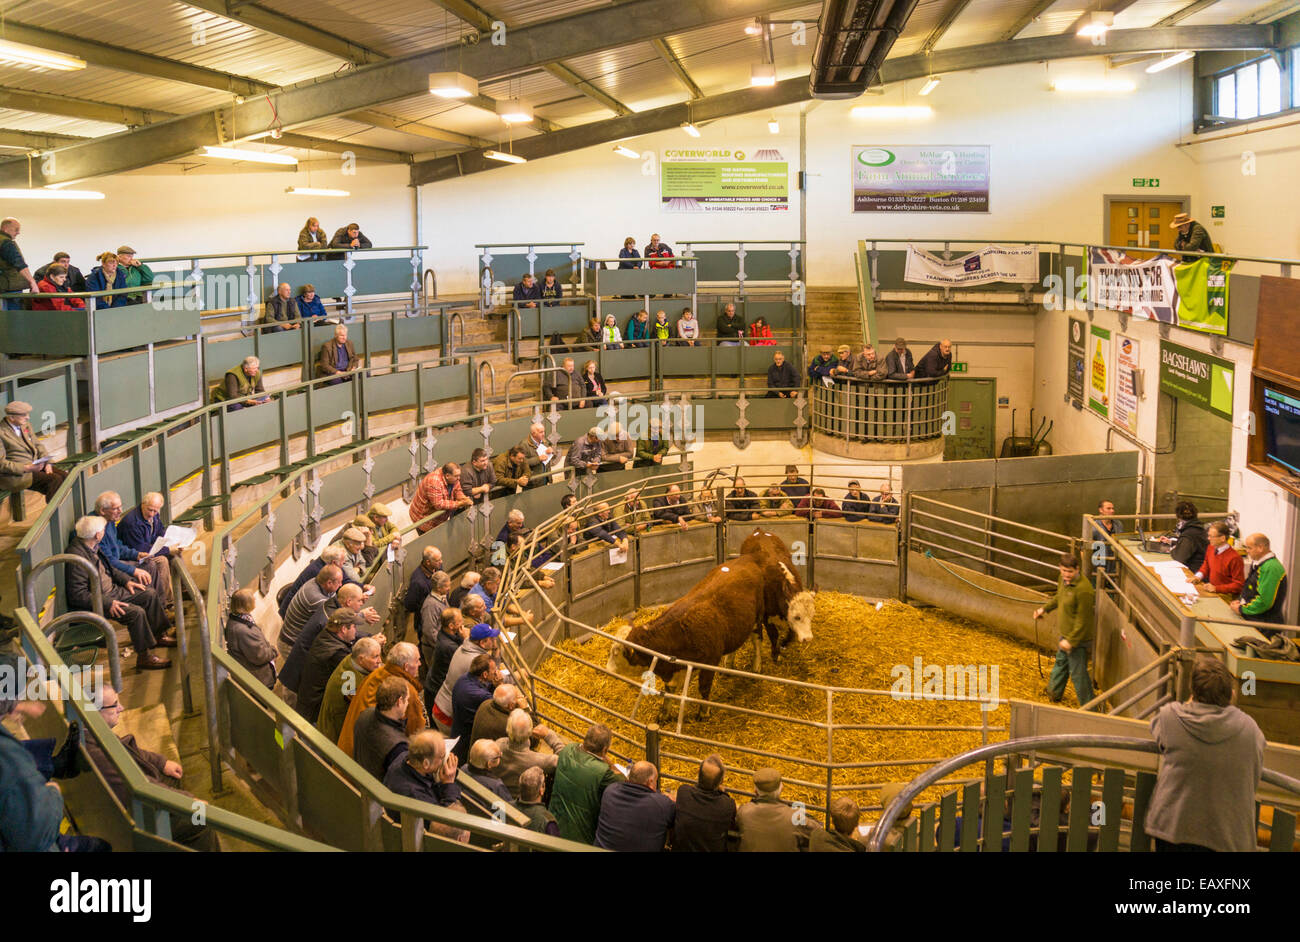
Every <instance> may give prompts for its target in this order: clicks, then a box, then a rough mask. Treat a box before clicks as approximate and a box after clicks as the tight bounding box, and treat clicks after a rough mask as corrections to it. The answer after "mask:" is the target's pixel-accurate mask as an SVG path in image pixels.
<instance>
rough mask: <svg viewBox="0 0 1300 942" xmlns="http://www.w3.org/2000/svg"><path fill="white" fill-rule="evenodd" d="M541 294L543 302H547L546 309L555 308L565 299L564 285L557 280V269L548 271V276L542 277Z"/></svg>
mask: <svg viewBox="0 0 1300 942" xmlns="http://www.w3.org/2000/svg"><path fill="white" fill-rule="evenodd" d="M540 287H541V290H540V294H541V297H542V300H543V301H545V302H546V307H555V306H556V305H557V304H559V303H560V299H561V298H563V297H564V285H562V284H560V283H559V282H558V281H556V280H555V269H554V268H548V269H546V274H544V275H542V284H541V286H540Z"/></svg>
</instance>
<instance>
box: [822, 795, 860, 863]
mask: <svg viewBox="0 0 1300 942" xmlns="http://www.w3.org/2000/svg"><path fill="white" fill-rule="evenodd" d="M860 820H862V812H861V811H860V810H859V809H858V803H857V802H856V801H854V800H853V799H852V798H844V797H840V798H836V799H835V800H834V801H832V802H831V820H830V825H831V827H830V828H813V829H812V834H810V835H809V838H808V850H809V851H811V852H812V853H825V852H828V851H830V852H839V853H851V854H862V853H866V850H867V848H866V845H864V844H863V843H862V842H861V841H860V840H858V822H859V821H860Z"/></svg>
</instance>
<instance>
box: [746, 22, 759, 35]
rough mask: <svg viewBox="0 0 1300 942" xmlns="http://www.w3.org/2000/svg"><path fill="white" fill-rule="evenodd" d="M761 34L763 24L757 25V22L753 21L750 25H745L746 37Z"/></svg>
mask: <svg viewBox="0 0 1300 942" xmlns="http://www.w3.org/2000/svg"><path fill="white" fill-rule="evenodd" d="M762 32H763V24H761V23H759V22H758V20H755V21H754V22H752V23H746V24H745V35H746V36H759V35H761V34H762Z"/></svg>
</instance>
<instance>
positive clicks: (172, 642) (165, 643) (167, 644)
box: [154, 635, 176, 648]
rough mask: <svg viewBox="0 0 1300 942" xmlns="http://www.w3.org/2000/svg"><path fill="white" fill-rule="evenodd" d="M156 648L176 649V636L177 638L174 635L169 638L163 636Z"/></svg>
mask: <svg viewBox="0 0 1300 942" xmlns="http://www.w3.org/2000/svg"><path fill="white" fill-rule="evenodd" d="M154 647H155V648H174V647H176V636H175V635H172V636H170V637H168V636H167V635H163V636H162V637H161V638H159V639H158V643H157V644H155V645H154Z"/></svg>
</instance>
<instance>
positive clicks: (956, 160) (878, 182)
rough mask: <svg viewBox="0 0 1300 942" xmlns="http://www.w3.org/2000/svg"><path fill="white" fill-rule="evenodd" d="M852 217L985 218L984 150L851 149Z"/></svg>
mask: <svg viewBox="0 0 1300 942" xmlns="http://www.w3.org/2000/svg"><path fill="white" fill-rule="evenodd" d="M850 153H851V159H850V163H851V165H852V167H853V211H854V212H855V213H899V212H901V213H987V212H988V211H989V177H990V174H989V147H988V145H987V144H980V145H971V146H958V145H945V144H937V145H933V146H929V147H926V146H918V145H912V144H902V145H889V146H883V145H862V146H859V145H855V146H854V147H853V148H852V150H851V152H850Z"/></svg>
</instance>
